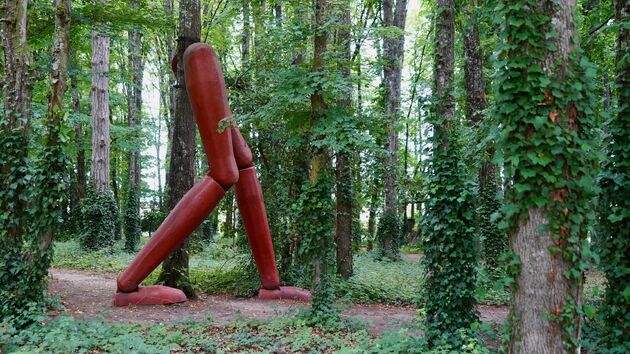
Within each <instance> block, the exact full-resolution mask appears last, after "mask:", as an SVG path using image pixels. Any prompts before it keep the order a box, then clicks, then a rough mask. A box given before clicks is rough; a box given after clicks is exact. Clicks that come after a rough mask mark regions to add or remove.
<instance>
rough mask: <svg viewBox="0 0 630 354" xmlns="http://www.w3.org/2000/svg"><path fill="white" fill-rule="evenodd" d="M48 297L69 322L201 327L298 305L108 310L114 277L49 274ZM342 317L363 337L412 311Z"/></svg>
mask: <svg viewBox="0 0 630 354" xmlns="http://www.w3.org/2000/svg"><path fill="white" fill-rule="evenodd" d="M49 274H50V292H51V293H52V294H54V295H59V296H60V297H61V304H62V305H63V307H64V308H65V311H66V312H67V313H69V314H71V315H72V316H75V317H83V318H85V317H95V316H102V317H104V318H105V319H106V320H111V321H120V322H132V323H167V322H181V321H189V320H193V321H203V320H206V319H208V318H212V320H213V322H214V323H215V324H217V325H223V324H227V323H230V322H234V321H237V320H250V319H268V318H272V317H280V316H287V315H290V316H291V315H293V314H295V313H296V312H297V311H298V310H299V309H300V308H301V307H303V306H305V305H304V304H303V303H300V302H295V301H288V300H285V301H265V300H260V299H257V298H250V299H239V298H233V297H228V296H217V295H207V294H200V296H199V299H198V300H192V301H187V302H185V303H181V304H174V305H169V306H127V307H114V306H112V296H113V294H114V292H115V290H116V281H115V280H116V275H114V274H109V273H93V272H87V271H79V270H68V269H54V268H53V269H50V271H49ZM478 310H479V311H480V314H481V319H482V320H483V321H485V322H503V321H504V320H505V316H506V313H507V310H506V309H505V307H494V306H479V307H478ZM344 315H345V316H347V317H352V318H358V319H361V320H364V321H367V322H368V323H369V329H370V330H369V331H370V332H371V333H372V334H378V333H381V332H383V331H385V330H396V329H398V328H400V327H402V326H405V325H407V324H412V323H413V322H414V320H415V319H416V317H417V312H416V309H414V308H411V307H396V306H386V305H350V306H349V307H348V309H347V310H346V311H344Z"/></svg>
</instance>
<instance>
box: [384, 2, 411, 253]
mask: <svg viewBox="0 0 630 354" xmlns="http://www.w3.org/2000/svg"><path fill="white" fill-rule="evenodd" d="M406 17H407V0H384V1H383V23H384V25H385V26H387V27H394V28H396V29H398V30H399V31H403V32H404V30H405V20H406ZM404 46H405V35H404V33H400V34H398V35H397V36H395V37H392V36H387V37H385V38H384V39H383V61H384V64H383V84H384V85H383V86H384V94H383V96H384V97H383V98H384V105H385V114H386V116H387V117H388V120H389V123H388V133H387V142H386V145H385V150H386V155H385V163H384V169H383V171H384V192H385V197H384V200H385V207H384V209H383V213H387V214H390V215H392V216H394V217H395V218H396V219H398V210H397V208H398V202H397V193H398V132H397V131H396V127H397V125H398V121H399V116H400V83H401V78H402V65H403V57H404ZM397 237H398V235H394V234H391V233H387V234H385V235H383V250H382V251H383V253H384V255H385V256H386V257H388V258H391V259H394V258H396V253H397V249H396V248H397V245H396V244H397V243H398V242H397V240H396V238H397Z"/></svg>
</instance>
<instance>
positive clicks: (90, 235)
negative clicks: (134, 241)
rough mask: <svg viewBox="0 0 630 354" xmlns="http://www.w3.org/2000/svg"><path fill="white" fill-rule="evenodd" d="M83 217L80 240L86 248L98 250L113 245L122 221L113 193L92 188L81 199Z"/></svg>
mask: <svg viewBox="0 0 630 354" xmlns="http://www.w3.org/2000/svg"><path fill="white" fill-rule="evenodd" d="M81 217H82V219H83V227H82V232H81V234H80V240H81V245H82V246H83V247H84V248H86V249H91V250H98V249H103V248H106V247H111V246H112V244H113V243H114V240H115V238H116V233H117V232H118V229H119V227H120V226H119V225H120V221H119V218H118V206H117V205H116V201H115V200H114V196H113V195H112V194H111V193H102V192H99V191H96V190H94V189H93V188H90V189H89V190H88V191H87V194H86V196H85V197H84V198H83V200H82V201H81Z"/></svg>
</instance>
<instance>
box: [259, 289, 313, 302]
mask: <svg viewBox="0 0 630 354" xmlns="http://www.w3.org/2000/svg"><path fill="white" fill-rule="evenodd" d="M258 297H259V298H261V299H264V300H299V301H310V300H311V293H310V292H309V291H308V290H304V289H302V288H297V287H295V286H281V287H280V288H279V289H276V290H267V289H260V290H259V291H258Z"/></svg>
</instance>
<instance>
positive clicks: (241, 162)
mask: <svg viewBox="0 0 630 354" xmlns="http://www.w3.org/2000/svg"><path fill="white" fill-rule="evenodd" d="M184 73H185V81H186V90H187V92H188V96H189V101H190V104H191V107H192V110H193V112H194V114H195V119H196V121H197V126H198V128H199V133H200V136H201V140H202V142H203V146H204V150H205V152H206V156H207V158H208V164H209V166H210V172H209V173H208V175H207V176H205V177H204V178H203V180H201V181H200V182H198V183H197V184H196V185H195V186H193V188H192V189H191V190H190V191H189V192H188V193H186V195H185V196H184V197H183V198H182V199H181V200H180V202H179V203H178V204H177V205H176V206H175V208H174V209H173V210H172V211H171V212H170V214H169V215H168V217H167V218H166V219H165V220H164V222H163V223H162V224H161V225H160V227H159V228H158V230H157V231H156V232H155V233H154V235H153V236H152V237H151V239H150V240H149V241H148V242H147V244H146V245H145V246H144V247H143V248H142V250H141V251H140V252H139V253H138V255H136V257H135V258H134V260H133V261H132V262H131V264H130V265H129V267H128V268H127V269H125V270H124V271H123V273H121V275H120V276H119V277H118V291H119V292H132V291H134V290H136V289H137V288H138V285H139V284H140V283H141V282H142V281H143V280H144V279H145V278H146V277H147V276H148V275H149V274H150V273H151V272H152V271H153V270H154V269H155V268H156V267H157V266H158V265H159V264H160V263H161V262H162V261H163V260H164V259H165V258H166V257H167V256H168V255H169V254H170V253H171V252H172V251H173V250H175V249H176V248H177V247H178V246H179V245H180V244H181V243H182V242H183V241H184V240H185V239H186V238H187V237H188V236H189V235H190V234H191V233H192V232H193V231H194V230H195V229H196V228H197V227H198V226H199V225H200V224H201V223H202V222H203V221H204V220H205V219H206V218H207V216H208V215H209V214H210V213H211V212H212V210H213V209H214V208H215V207H216V205H217V204H218V202H219V201H220V200H221V198H223V196H224V195H225V191H227V190H228V189H229V188H230V187H231V186H232V185H234V184H236V198H237V205H238V207H239V210H240V212H241V217H242V219H243V224H244V226H245V230H246V233H247V237H248V241H249V243H250V247H251V249H252V252H253V255H254V260H255V263H256V266H257V268H258V271H259V273H260V278H261V283H262V286H263V288H264V289H268V290H275V289H278V288H279V284H280V278H279V275H278V270H277V267H276V264H275V256H274V251H273V244H272V241H271V235H270V232H269V226H268V223H267V216H266V212H265V206H264V200H263V196H262V190H261V188H260V184H259V182H258V178H257V177H256V170H255V168H254V166H253V164H252V155H251V151H250V150H249V147H248V146H247V144H246V143H245V140H244V139H243V137H242V136H241V134H240V132H239V131H238V129H236V128H229V127H220V126H219V125H220V121H221V120H222V119H223V118H225V117H230V116H231V115H232V113H231V112H230V108H229V105H228V102H227V92H226V88H225V83H224V79H223V74H222V73H221V69H220V66H219V63H218V60H217V57H216V55H215V53H214V51H213V50H212V48H210V47H209V46H207V45H205V44H201V43H197V44H193V45H191V46H189V47H188V49H187V50H186V52H185V53H184Z"/></svg>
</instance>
